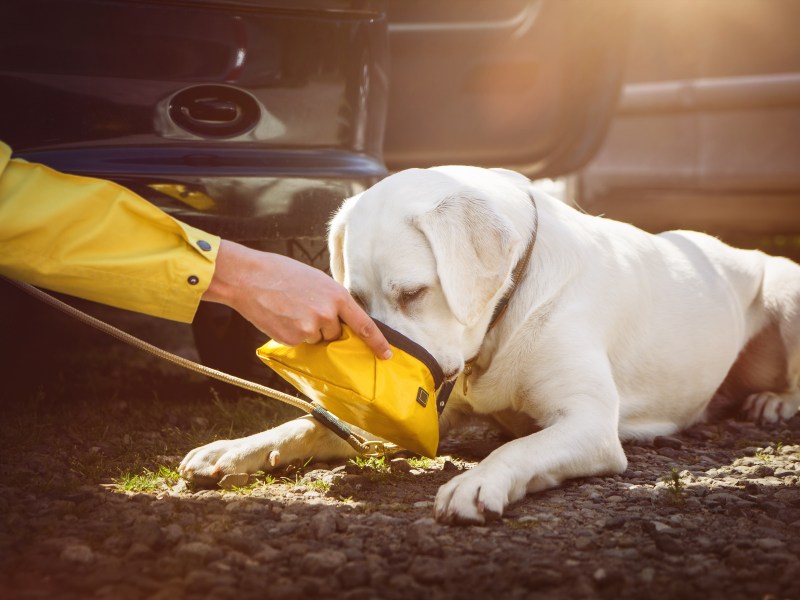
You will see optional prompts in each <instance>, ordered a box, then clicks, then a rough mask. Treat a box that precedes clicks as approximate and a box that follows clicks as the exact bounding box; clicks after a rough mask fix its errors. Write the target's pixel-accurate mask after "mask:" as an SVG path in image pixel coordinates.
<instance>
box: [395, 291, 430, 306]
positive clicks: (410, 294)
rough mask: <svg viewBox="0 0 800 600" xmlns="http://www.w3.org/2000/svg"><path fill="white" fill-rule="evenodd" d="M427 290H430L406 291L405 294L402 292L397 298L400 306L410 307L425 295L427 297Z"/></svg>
mask: <svg viewBox="0 0 800 600" xmlns="http://www.w3.org/2000/svg"><path fill="white" fill-rule="evenodd" d="M427 289H428V288H425V287H420V288H417V289H414V290H406V291H404V292H400V296H398V298H397V299H398V302H399V303H400V306H408V305H409V304H411V303H412V302H414V301H415V300H419V299H420V298H422V296H423V295H425V292H426V291H427Z"/></svg>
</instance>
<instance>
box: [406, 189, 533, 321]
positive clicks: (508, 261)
mask: <svg viewBox="0 0 800 600" xmlns="http://www.w3.org/2000/svg"><path fill="white" fill-rule="evenodd" d="M413 221H414V225H415V226H416V227H417V228H418V229H419V230H420V231H421V232H422V233H423V234H424V235H425V237H426V238H427V239H428V243H430V245H431V248H432V249H433V256H434V258H435V260H436V272H437V274H438V276H439V281H440V283H441V285H442V290H443V291H444V295H445V298H446V299H447V303H448V305H449V306H450V310H452V311H453V314H454V315H455V317H456V319H457V320H458V321H459V323H461V324H462V325H465V326H467V327H470V326H472V325H474V324H475V323H476V322H477V321H478V319H479V318H480V316H481V314H483V312H484V311H485V310H486V308H487V306H488V304H489V302H491V301H492V299H493V298H494V297H495V296H496V295H497V294H498V292H500V290H501V289H502V288H503V284H504V283H505V282H506V281H507V280H508V278H509V277H510V275H511V270H512V267H513V265H512V256H514V255H515V254H516V250H517V247H518V245H519V243H520V239H519V234H517V232H516V231H515V230H514V228H513V227H512V226H511V223H509V222H508V220H507V219H506V218H505V217H503V216H502V215H500V214H498V213H497V212H496V211H494V210H492V208H491V207H490V206H489V204H488V203H487V202H486V201H485V200H482V199H480V198H476V197H470V196H451V197H448V198H445V199H444V200H443V201H442V202H441V203H439V204H438V205H437V206H436V207H435V208H434V209H433V210H431V211H429V212H427V213H425V214H422V215H419V216H418V217H415V218H414V220H413Z"/></svg>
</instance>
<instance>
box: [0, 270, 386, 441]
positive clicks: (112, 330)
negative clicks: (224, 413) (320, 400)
mask: <svg viewBox="0 0 800 600" xmlns="http://www.w3.org/2000/svg"><path fill="white" fill-rule="evenodd" d="M6 280H7V281H8V282H10V283H12V284H13V285H15V286H17V287H18V288H20V289H21V290H23V291H25V292H26V293H28V294H30V295H31V296H33V297H35V298H36V299H38V300H41V301H42V302H44V303H45V304H47V305H48V306H51V307H53V308H55V309H57V310H60V311H61V312H63V313H65V314H67V315H69V316H71V317H73V318H75V319H77V320H78V321H81V322H82V323H85V324H86V325H90V326H91V327H94V328H95V329H98V330H100V331H102V332H103V333H107V334H108V335H110V336H112V337H115V338H117V339H118V340H120V341H123V342H125V343H126V344H130V345H131V346H133V347H135V348H138V349H140V350H144V351H145V352H149V353H150V354H152V355H154V356H157V357H158V358H162V359H164V360H166V361H169V362H171V363H173V364H176V365H179V366H181V367H184V368H185V369H189V370H190V371H194V372H195V373H200V374H201V375H205V376H206V377H211V378H212V379H216V380H218V381H222V382H224V383H229V384H231V385H235V386H237V387H239V388H242V389H244V390H248V391H250V392H254V393H256V394H261V395H262V396H267V397H268V398H273V399H275V400H279V401H281V402H285V403H286V404H290V405H291V406H294V407H295V408H299V409H300V410H302V411H303V412H306V413H308V414H310V415H312V416H313V417H314V418H316V419H317V420H318V421H319V422H320V423H322V424H323V425H325V426H326V427H327V428H328V429H330V430H332V431H333V432H334V433H335V434H336V435H338V436H339V437H341V438H342V439H344V440H345V441H346V442H347V443H348V444H350V445H351V446H352V447H353V448H354V449H355V450H356V452H358V453H359V454H365V455H368V456H382V455H384V454H386V453H387V452H388V451H389V444H387V443H386V442H381V441H367V440H366V439H364V438H363V437H362V436H360V435H358V434H357V433H355V432H354V431H352V430H351V429H350V428H349V427H348V426H347V424H346V423H344V421H341V420H340V419H338V418H337V417H336V416H335V415H334V414H333V413H331V412H329V411H328V410H326V409H325V408H323V407H322V406H321V405H319V404H317V403H316V402H308V401H307V400H303V399H301V398H295V397H294V396H290V395H289V394H286V393H284V392H281V391H279V390H275V389H272V388H270V387H267V386H264V385H261V384H259V383H255V382H253V381H248V380H247V379H242V378H241V377H236V376H234V375H230V374H228V373H225V372H223V371H218V370H217V369H212V368H211V367H207V366H205V365H201V364H199V363H196V362H194V361H192V360H189V359H188V358H184V357H182V356H178V355H177V354H173V353H171V352H167V351H166V350H164V349H162V348H159V347H158V346H154V345H152V344H150V343H148V342H145V341H144V340H141V339H139V338H137V337H136V336H134V335H131V334H130V333H127V332H125V331H122V330H121V329H118V328H116V327H114V326H113V325H110V324H108V323H106V322H105V321H101V320H100V319H97V318H95V317H93V316H91V315H87V314H86V313H85V312H83V311H81V310H79V309H77V308H75V307H74V306H70V305H69V304H67V303H66V302H62V301H61V300H59V299H58V298H54V297H53V296H51V295H50V294H48V293H47V292H44V291H42V290H40V289H39V288H36V287H34V286H32V285H30V284H27V283H24V282H22V281H16V280H13V279H7V278H6Z"/></svg>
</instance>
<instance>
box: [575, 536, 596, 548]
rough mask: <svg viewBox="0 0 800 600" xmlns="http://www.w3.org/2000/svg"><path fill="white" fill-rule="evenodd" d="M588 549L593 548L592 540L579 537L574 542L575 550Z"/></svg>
mask: <svg viewBox="0 0 800 600" xmlns="http://www.w3.org/2000/svg"><path fill="white" fill-rule="evenodd" d="M589 548H594V541H593V540H592V538H588V537H579V538H578V539H576V540H575V549H576V550H588V549H589Z"/></svg>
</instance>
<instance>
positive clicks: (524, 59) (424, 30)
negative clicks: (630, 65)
mask: <svg viewBox="0 0 800 600" xmlns="http://www.w3.org/2000/svg"><path fill="white" fill-rule="evenodd" d="M631 6H632V5H631V3H629V2H619V1H614V2H591V3H590V2H576V1H572V0H569V1H565V0H499V1H494V2H477V1H474V2H473V1H465V0H441V1H437V2H427V1H422V0H390V1H380V0H293V1H285V2H280V1H276V0H184V1H181V2H172V1H168V0H164V1H161V2H157V1H154V0H14V1H12V2H8V3H6V4H5V5H4V6H3V9H2V11H1V12H2V18H0V89H2V94H0V139H3V140H4V141H5V142H7V143H8V144H9V145H11V147H12V148H13V149H14V151H15V154H16V156H19V157H22V158H25V159H27V160H29V161H36V162H41V163H44V164H46V165H49V166H51V167H53V168H55V169H58V170H62V171H66V172H70V173H76V174H83V175H91V176H96V177H102V178H107V179H112V180H115V181H117V182H119V183H121V184H123V185H125V186H127V187H128V188H130V189H132V190H134V191H136V192H138V193H139V194H141V195H142V196H144V197H145V198H147V199H149V200H150V201H152V202H153V203H154V204H156V205H158V206H159V207H161V208H163V209H164V210H166V211H167V212H169V213H170V214H172V215H174V216H175V217H177V218H179V219H182V220H184V221H186V222H188V223H190V224H192V225H195V226H197V227H200V228H203V229H205V230H208V231H211V232H214V233H216V234H219V235H221V236H224V237H227V238H229V239H232V240H236V241H239V242H243V243H245V244H247V245H250V246H253V247H257V248H261V249H267V250H271V251H276V252H280V253H283V254H286V255H289V256H292V257H295V258H297V259H300V260H302V261H304V262H306V263H309V264H312V265H315V266H317V267H319V268H322V269H326V268H327V253H326V249H325V233H326V224H327V221H328V219H329V217H330V215H331V213H332V211H334V210H335V209H336V208H337V207H338V205H339V204H340V203H341V201H342V200H343V199H344V198H346V197H348V196H349V195H352V194H354V193H357V192H358V191H360V190H363V189H365V188H366V187H367V186H369V185H371V184H373V183H375V182H376V181H378V180H380V179H381V178H382V177H384V176H385V175H386V174H387V172H389V171H391V170H396V169H401V168H406V167H412V166H429V165H433V164H442V163H465V164H476V165H485V166H506V167H510V168H515V169H518V170H521V171H523V172H525V173H526V174H527V175H529V176H531V177H545V176H547V177H551V176H557V175H560V174H563V173H568V172H572V171H575V170H576V169H578V168H579V167H581V166H582V165H583V164H584V163H585V162H586V161H587V160H588V159H589V158H590V157H591V156H592V155H593V154H594V152H595V151H596V149H597V147H598V146H599V144H600V143H601V142H602V140H603V138H604V135H605V132H606V129H607V127H608V124H609V121H610V119H611V117H612V116H613V112H614V109H615V106H616V103H617V96H618V94H619V90H620V85H621V82H622V76H623V68H624V56H625V50H626V44H627V39H628V32H629V27H630V23H631V19H630V17H631ZM47 201H53V200H47ZM194 330H195V338H196V341H197V346H198V349H199V351H200V354H201V356H202V357H203V359H204V361H205V362H208V363H211V364H214V365H216V366H220V367H223V368H226V369H233V370H239V371H241V368H237V367H241V366H242V365H244V364H249V363H250V361H252V360H253V349H254V347H255V345H256V344H257V343H258V340H260V339H261V338H263V336H262V335H261V334H258V335H257V337H258V340H256V339H254V336H255V335H256V333H255V332H254V330H253V329H252V328H251V327H250V326H249V325H248V324H246V323H245V322H244V321H242V320H241V319H240V318H239V317H238V315H234V314H232V313H231V312H230V311H228V310H227V309H225V308H222V307H220V306H203V307H202V308H201V310H200V311H199V312H198V315H197V317H196V319H195V323H194Z"/></svg>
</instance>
